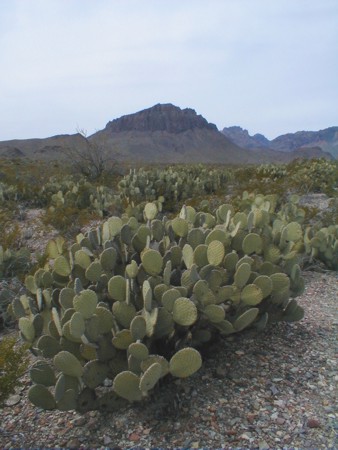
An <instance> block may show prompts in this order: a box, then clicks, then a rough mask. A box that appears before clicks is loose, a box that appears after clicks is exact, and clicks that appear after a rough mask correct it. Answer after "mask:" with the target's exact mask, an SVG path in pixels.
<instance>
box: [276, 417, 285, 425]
mask: <svg viewBox="0 0 338 450" xmlns="http://www.w3.org/2000/svg"><path fill="white" fill-rule="evenodd" d="M276 423H277V424H278V425H283V424H284V423H285V419H283V417H277V419H276Z"/></svg>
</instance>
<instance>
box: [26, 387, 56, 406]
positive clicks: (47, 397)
mask: <svg viewBox="0 0 338 450" xmlns="http://www.w3.org/2000/svg"><path fill="white" fill-rule="evenodd" d="M28 399H29V400H30V401H31V402H32V403H33V405H35V406H36V407H38V408H42V409H55V407H56V402H55V400H54V397H53V395H52V394H51V392H50V391H49V390H48V389H47V388H46V386H44V385H42V384H34V385H33V386H31V387H30V388H29V391H28Z"/></svg>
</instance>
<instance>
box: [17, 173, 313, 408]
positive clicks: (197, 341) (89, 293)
mask: <svg viewBox="0 0 338 450" xmlns="http://www.w3.org/2000/svg"><path fill="white" fill-rule="evenodd" d="M139 175H140V174H139V173H137V174H136V173H131V174H130V175H129V178H128V183H129V182H130V183H131V182H132V181H133V183H134V184H135V182H136V179H137V180H138V183H139V184H140V185H142V187H143V188H144V189H147V186H148V184H149V183H148V179H147V177H146V174H145V173H143V174H142V173H141V175H142V176H141V177H140V179H138V177H139ZM172 176H173V179H174V180H176V182H178V178H177V175H175V174H174V173H172ZM135 178H136V179H135ZM159 180H160V181H161V178H160V179H159ZM130 183H129V184H127V181H126V180H124V182H123V183H122V185H121V187H123V188H126V187H128V189H130V188H131V185H130ZM134 189H136V186H134ZM270 200H271V199H270ZM160 209H161V207H160V205H159V202H158V201H156V202H155V203H149V204H146V205H145V208H144V211H143V213H142V212H141V213H140V211H139V210H137V211H138V212H137V217H135V216H131V215H130V209H129V212H128V211H127V212H126V214H124V215H122V217H111V218H109V219H108V220H107V221H105V222H104V223H103V224H102V225H101V226H100V227H98V228H96V229H93V230H90V231H89V232H88V233H87V234H86V235H82V234H80V235H78V237H77V239H76V243H75V244H73V245H72V246H71V247H70V249H69V250H66V249H65V247H64V245H63V243H62V242H53V243H51V244H49V246H48V253H49V256H50V257H51V262H50V265H49V266H45V267H44V269H39V270H38V271H37V272H36V273H35V275H34V276H29V277H27V279H26V287H27V290H28V292H29V294H27V295H23V296H21V297H20V299H15V300H14V301H13V302H12V305H11V311H12V314H13V315H14V316H15V317H16V318H17V320H18V322H19V329H20V332H21V336H22V338H23V339H24V340H25V341H26V342H28V343H29V344H30V346H31V349H32V351H34V353H35V354H37V355H38V356H40V360H39V361H38V362H37V363H36V364H35V365H34V367H32V369H31V379H32V383H33V385H32V387H31V388H30V390H29V394H28V396H29V399H30V400H31V401H32V402H33V403H34V404H35V405H36V406H37V407H41V408H45V409H54V408H58V409H61V410H68V409H77V410H78V411H81V412H83V411H86V410H90V409H100V408H102V409H104V410H109V411H114V410H115V409H118V408H120V407H121V405H124V404H125V402H134V401H140V400H142V399H143V398H144V397H146V396H148V395H149V393H150V392H151V391H152V389H154V387H155V386H156V385H157V384H158V382H159V380H160V379H161V378H163V377H168V376H173V377H181V378H185V377H188V376H191V375H193V374H194V373H195V372H196V371H197V370H198V369H199V368H200V367H201V364H202V358H201V354H200V353H199V350H198V348H199V347H200V346H202V345H203V346H205V345H206V344H207V343H208V342H209V341H211V340H212V339H213V338H214V337H215V336H216V335H219V334H221V335H224V336H227V335H230V334H233V333H238V332H241V331H242V330H244V329H246V328H248V327H256V328H257V329H263V328H264V327H266V326H267V325H268V324H270V323H274V322H276V321H279V320H287V321H294V320H300V319H301V318H302V316H303V310H302V309H301V308H300V307H299V306H298V305H297V302H296V300H295V299H294V298H292V299H291V300H290V297H295V296H297V295H299V294H300V293H301V292H302V290H303V288H304V282H303V279H302V276H301V272H300V268H299V264H298V263H299V257H298V253H297V251H298V249H299V242H300V241H302V239H303V236H302V229H301V227H300V225H299V224H298V222H290V223H287V222H286V221H285V220H284V219H283V218H277V217H276V215H275V214H274V211H273V212H270V209H271V202H270V201H268V200H267V199H265V198H263V197H262V196H260V197H257V198H255V199H254V201H253V204H252V206H251V207H249V208H248V209H247V210H246V211H241V212H239V213H236V214H235V212H234V209H233V208H232V207H230V206H229V205H221V206H220V207H219V208H218V209H217V210H216V211H215V213H214V214H211V213H210V212H209V211H206V210H202V211H196V210H195V209H194V208H192V207H183V208H182V211H181V212H180V214H179V215H178V216H177V217H174V218H172V219H170V220H169V219H168V218H167V217H162V219H159V218H158V216H157V213H158V212H159V211H160ZM311 239H312V245H313V244H314V242H313V241H314V239H315V237H313V238H311ZM317 239H319V238H318V237H317ZM318 245H319V244H318ZM107 378H108V379H110V380H111V381H112V383H110V384H111V385H112V388H111V389H110V391H107V388H105V389H106V390H105V391H104V390H103V389H102V388H101V386H102V384H103V383H104V381H105V380H106V379H107ZM99 387H100V389H98V388H99Z"/></svg>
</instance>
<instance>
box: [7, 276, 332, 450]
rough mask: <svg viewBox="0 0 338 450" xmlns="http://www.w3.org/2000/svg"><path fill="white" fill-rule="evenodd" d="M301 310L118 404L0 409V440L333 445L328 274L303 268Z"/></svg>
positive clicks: (22, 398)
mask: <svg viewBox="0 0 338 450" xmlns="http://www.w3.org/2000/svg"><path fill="white" fill-rule="evenodd" d="M304 276H305V278H306V290H305V293H304V294H303V295H302V296H301V297H299V303H300V304H301V305H302V306H303V307H304V308H305V314H306V316H305V318H304V320H302V321H301V322H297V323H292V324H288V323H279V324H277V325H276V326H274V327H273V328H271V329H268V330H266V331H264V332H263V333H261V334H259V335H256V334H254V333H253V332H252V331H250V330H248V331H247V332H244V333H242V334H240V335H237V336H231V337H228V338H226V339H222V340H221V342H219V343H218V344H217V345H214V346H213V347H212V348H211V349H210V350H209V355H208V357H207V358H206V359H205V362H204V365H203V368H202V369H201V370H200V371H199V372H198V373H197V374H195V375H194V376H192V377H190V378H188V379H186V380H177V381H172V382H170V383H167V384H166V385H164V386H162V387H161V389H159V390H158V392H157V393H156V394H154V395H153V397H152V398H151V399H148V400H147V401H146V402H145V403H143V404H138V405H133V406H130V407H128V408H126V409H124V410H121V411H120V412H119V413H118V414H117V413H114V414H113V413H109V414H100V413H99V412H97V411H92V412H88V413H86V414H83V415H80V414H78V413H76V412H66V413H65V412H60V411H56V412H55V411H54V412H52V411H49V412H48V411H47V412H45V411H42V410H40V409H37V408H35V407H33V406H32V405H31V404H29V402H28V401H27V400H26V391H27V389H28V387H29V381H28V377H27V376H25V377H24V379H23V381H24V388H23V389H22V390H21V391H19V390H18V392H17V393H16V395H14V396H13V397H11V398H10V400H9V402H10V403H11V404H12V405H11V406H6V407H4V408H3V409H0V448H13V447H14V448H32V447H34V448H37V447H38V448H39V447H67V448H105V447H110V448H115V449H117V448H151V447H152V448H154V447H162V448H175V447H176V448H177V447H181V448H182V447H184V448H201V447H209V448H210V447H211V448H226V449H231V448H243V449H256V448H257V449H261V450H263V449H268V448H273V449H291V448H292V449H295V448H296V449H334V448H338V441H337V429H338V426H337V417H338V412H337V408H336V405H337V404H336V403H335V401H336V397H335V396H336V390H335V389H336V385H337V381H338V375H337V366H336V364H337V339H336V336H337V333H336V331H337V325H338V320H337V315H336V316H335V314H336V306H335V305H336V301H337V298H338V295H337V294H338V278H337V274H335V273H332V272H327V273H324V274H320V273H315V272H306V273H305V274H304Z"/></svg>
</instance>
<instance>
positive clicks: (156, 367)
mask: <svg viewBox="0 0 338 450" xmlns="http://www.w3.org/2000/svg"><path fill="white" fill-rule="evenodd" d="M161 375H162V367H161V364H160V363H158V362H155V363H153V364H152V365H151V366H150V367H148V369H147V370H146V371H145V372H144V374H143V375H142V377H141V379H140V384H139V388H140V390H141V391H142V392H147V391H150V389H152V388H153V387H154V386H155V384H156V383H157V382H158V380H159V379H160V378H161Z"/></svg>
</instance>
